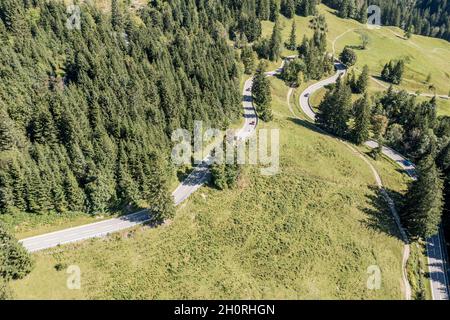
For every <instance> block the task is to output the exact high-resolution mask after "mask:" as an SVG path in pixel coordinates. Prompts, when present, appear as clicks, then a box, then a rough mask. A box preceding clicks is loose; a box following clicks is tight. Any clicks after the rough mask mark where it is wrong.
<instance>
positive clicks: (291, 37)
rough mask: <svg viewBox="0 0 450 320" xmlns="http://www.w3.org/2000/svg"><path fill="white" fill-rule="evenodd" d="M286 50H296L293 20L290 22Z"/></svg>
mask: <svg viewBox="0 0 450 320" xmlns="http://www.w3.org/2000/svg"><path fill="white" fill-rule="evenodd" d="M288 49H289V50H295V49H297V35H296V25H295V19H293V20H292V27H291V34H290V35H289V42H288Z"/></svg>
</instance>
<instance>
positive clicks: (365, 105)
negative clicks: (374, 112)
mask: <svg viewBox="0 0 450 320" xmlns="http://www.w3.org/2000/svg"><path fill="white" fill-rule="evenodd" d="M353 110H354V113H355V126H354V128H353V130H352V140H353V141H354V142H355V143H356V144H362V143H364V142H366V141H367V139H369V133H370V116H371V110H370V104H369V97H368V96H367V93H366V94H364V96H363V97H362V98H360V99H358V100H357V101H355V103H354V106H353Z"/></svg>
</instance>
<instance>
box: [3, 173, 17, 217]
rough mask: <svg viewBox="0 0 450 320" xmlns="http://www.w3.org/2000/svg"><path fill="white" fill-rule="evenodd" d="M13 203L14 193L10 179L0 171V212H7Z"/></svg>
mask: <svg viewBox="0 0 450 320" xmlns="http://www.w3.org/2000/svg"><path fill="white" fill-rule="evenodd" d="M13 205H14V195H13V190H12V186H11V179H10V177H9V176H8V175H7V174H6V173H5V172H2V171H0V212H1V213H6V212H8V211H9V210H10V209H11V208H12V207H13Z"/></svg>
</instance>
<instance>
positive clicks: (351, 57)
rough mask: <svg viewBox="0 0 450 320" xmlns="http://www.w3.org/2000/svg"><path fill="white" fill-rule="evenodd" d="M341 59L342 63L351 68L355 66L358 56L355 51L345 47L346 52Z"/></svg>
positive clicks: (341, 55)
mask: <svg viewBox="0 0 450 320" xmlns="http://www.w3.org/2000/svg"><path fill="white" fill-rule="evenodd" d="M339 59H341V62H342V63H343V64H345V65H346V66H347V67H351V66H353V65H355V63H356V60H357V56H356V53H355V51H353V50H352V49H350V48H349V47H345V48H344V50H342V52H341V54H340V56H339Z"/></svg>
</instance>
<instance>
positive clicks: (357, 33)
mask: <svg viewBox="0 0 450 320" xmlns="http://www.w3.org/2000/svg"><path fill="white" fill-rule="evenodd" d="M318 8H319V12H320V13H321V14H324V15H325V17H326V21H327V23H328V33H327V38H328V51H329V52H335V54H336V55H339V53H340V52H341V51H342V49H343V48H344V47H345V46H346V45H348V46H352V47H354V49H355V51H356V53H357V55H358V61H357V63H356V66H355V67H354V68H355V69H356V71H358V70H362V67H363V66H364V65H366V64H367V65H368V66H369V68H370V72H371V75H372V76H374V77H379V76H380V74H381V70H382V68H383V66H384V64H385V63H387V62H389V60H391V59H393V60H395V59H405V61H406V68H405V74H404V81H403V82H402V84H401V85H400V86H396V87H397V88H398V89H406V90H408V91H411V92H421V93H429V94H433V93H434V91H433V90H432V89H430V85H433V86H434V87H435V88H436V93H437V94H440V95H448V94H449V91H450V59H448V57H449V55H450V43H449V42H447V41H445V40H442V39H436V38H429V37H423V36H418V35H413V36H412V38H411V39H409V40H405V39H404V38H403V33H404V32H403V31H402V30H401V29H399V28H396V27H381V29H368V28H367V26H366V25H363V24H361V23H359V22H357V21H355V20H349V19H341V18H338V17H337V16H336V15H335V14H334V11H333V10H332V9H330V8H328V7H327V6H325V5H322V4H321V5H319V6H318ZM310 20H311V17H299V16H296V17H295V21H296V26H297V43H301V40H302V38H303V35H305V34H306V35H307V36H308V37H311V35H312V33H313V31H312V30H311V28H309V21H310ZM291 24H292V20H289V19H286V18H285V17H284V16H280V25H281V27H282V32H281V33H282V37H283V41H287V39H288V38H289V34H290V30H291ZM272 28H273V23H272V22H269V21H264V22H263V37H269V36H270V34H271V32H272ZM362 33H364V34H366V35H367V36H368V38H369V44H368V47H367V49H366V50H361V49H359V48H358V47H359V46H360V44H361V38H360V37H361V34H362ZM283 54H284V55H291V54H295V52H294V51H289V50H286V49H285V50H284V51H283ZM428 75H430V76H431V80H430V81H429V82H427V81H426V80H427V77H428ZM388 85H389V84H387V83H383V82H382V81H381V84H380V83H377V82H375V81H373V80H372V81H371V82H370V87H369V90H370V91H371V92H375V91H381V90H385V89H386V88H385V86H388ZM439 100H440V101H439V103H438V105H439V114H440V115H450V101H449V100H443V99H439Z"/></svg>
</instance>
